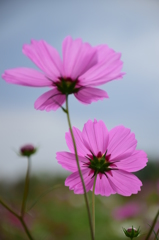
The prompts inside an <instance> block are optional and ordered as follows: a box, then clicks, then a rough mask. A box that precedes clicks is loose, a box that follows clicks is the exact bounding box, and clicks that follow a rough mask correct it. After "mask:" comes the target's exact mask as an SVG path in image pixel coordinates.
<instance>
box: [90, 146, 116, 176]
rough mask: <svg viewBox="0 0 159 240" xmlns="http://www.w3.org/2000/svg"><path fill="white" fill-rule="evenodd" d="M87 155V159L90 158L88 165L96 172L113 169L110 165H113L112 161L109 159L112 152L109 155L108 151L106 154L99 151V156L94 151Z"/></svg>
mask: <svg viewBox="0 0 159 240" xmlns="http://www.w3.org/2000/svg"><path fill="white" fill-rule="evenodd" d="M87 156H88V157H87V159H88V160H89V163H88V164H87V165H88V167H89V168H90V169H92V170H93V171H94V174H96V173H105V172H108V171H110V170H111V168H110V165H112V163H111V162H110V161H109V159H110V156H111V154H109V155H107V151H106V152H105V153H104V154H102V153H101V152H99V153H98V154H97V156H95V155H94V154H93V153H92V154H87ZM113 165H114V164H113Z"/></svg>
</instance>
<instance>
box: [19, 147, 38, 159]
mask: <svg viewBox="0 0 159 240" xmlns="http://www.w3.org/2000/svg"><path fill="white" fill-rule="evenodd" d="M36 151H37V148H35V147H34V146H33V145H31V144H26V145H24V146H23V147H21V148H20V155H21V156H24V157H30V156H31V155H33V154H34V153H36Z"/></svg>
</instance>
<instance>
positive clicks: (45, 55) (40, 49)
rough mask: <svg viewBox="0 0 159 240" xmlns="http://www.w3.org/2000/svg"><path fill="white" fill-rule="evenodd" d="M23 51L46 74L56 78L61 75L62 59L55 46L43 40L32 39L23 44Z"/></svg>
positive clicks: (53, 78)
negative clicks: (29, 42)
mask: <svg viewBox="0 0 159 240" xmlns="http://www.w3.org/2000/svg"><path fill="white" fill-rule="evenodd" d="M23 53H24V54H25V55H26V56H27V57H29V58H30V59H31V60H32V61H33V62H34V63H35V64H36V65H37V66H38V67H39V68H40V69H41V70H42V71H44V72H45V73H46V74H47V76H48V77H49V78H50V79H52V80H56V79H57V78H58V77H60V76H61V74H60V73H61V71H62V61H61V59H60V56H59V53H58V52H57V50H56V49H55V48H53V47H52V46H50V45H49V44H48V43H46V42H45V41H43V40H40V41H36V40H32V41H31V44H25V45H24V46H23Z"/></svg>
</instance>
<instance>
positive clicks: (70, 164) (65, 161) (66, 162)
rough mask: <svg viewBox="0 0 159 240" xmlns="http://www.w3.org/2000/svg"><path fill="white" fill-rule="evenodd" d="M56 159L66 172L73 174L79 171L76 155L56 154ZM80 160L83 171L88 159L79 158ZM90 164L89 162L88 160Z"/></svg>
mask: <svg viewBox="0 0 159 240" xmlns="http://www.w3.org/2000/svg"><path fill="white" fill-rule="evenodd" d="M56 159H57V161H58V163H59V164H61V165H62V167H63V168H65V169H66V170H69V171H71V172H75V171H78V167H77V163H76V156H75V154H74V153H69V152H57V153H56ZM78 160H79V163H80V167H81V169H82V168H84V167H83V163H84V162H86V160H87V159H86V158H84V157H81V156H78ZM87 162H88V160H87Z"/></svg>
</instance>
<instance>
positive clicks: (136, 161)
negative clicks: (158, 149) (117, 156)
mask: <svg viewBox="0 0 159 240" xmlns="http://www.w3.org/2000/svg"><path fill="white" fill-rule="evenodd" d="M147 161H148V159H147V155H146V153H145V152H144V151H141V150H136V151H135V152H134V153H133V154H132V155H131V156H130V157H127V158H125V159H123V160H122V161H119V162H116V163H115V165H116V166H117V168H119V169H122V170H125V171H127V172H136V171H139V170H140V169H142V168H144V167H145V166H146V163H147Z"/></svg>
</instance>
